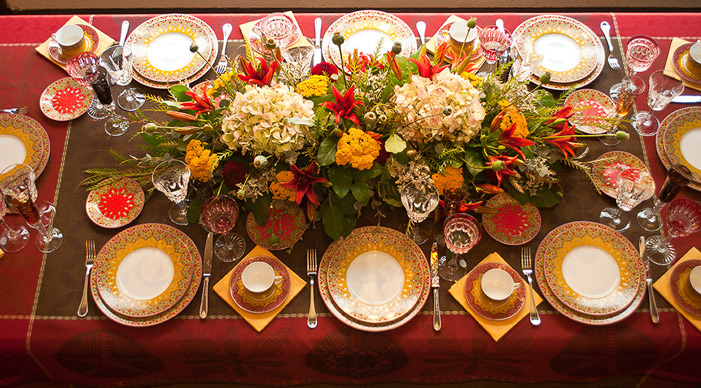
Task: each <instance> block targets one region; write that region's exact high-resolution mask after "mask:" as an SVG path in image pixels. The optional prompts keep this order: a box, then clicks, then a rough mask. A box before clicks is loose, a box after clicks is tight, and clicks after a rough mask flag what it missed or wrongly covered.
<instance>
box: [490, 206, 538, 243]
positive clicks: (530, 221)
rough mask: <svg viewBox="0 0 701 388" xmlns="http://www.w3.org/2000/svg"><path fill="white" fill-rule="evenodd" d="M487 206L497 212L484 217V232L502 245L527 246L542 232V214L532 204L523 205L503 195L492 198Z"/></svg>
mask: <svg viewBox="0 0 701 388" xmlns="http://www.w3.org/2000/svg"><path fill="white" fill-rule="evenodd" d="M486 206H488V207H490V208H491V209H494V210H496V212H495V213H484V214H483V215H482V224H483V225H484V230H486V231H487V233H489V235H490V236H492V238H493V239H495V240H497V241H499V242H500V243H502V244H506V245H521V244H525V243H527V242H529V241H531V240H533V238H534V237H535V236H536V235H537V234H538V231H540V212H539V211H538V208H537V207H535V206H533V205H532V204H530V203H527V204H521V203H519V202H518V201H517V200H515V199H514V198H513V197H511V196H510V195H509V194H506V193H501V194H498V195H495V196H493V197H492V198H490V199H489V201H487V204H486Z"/></svg>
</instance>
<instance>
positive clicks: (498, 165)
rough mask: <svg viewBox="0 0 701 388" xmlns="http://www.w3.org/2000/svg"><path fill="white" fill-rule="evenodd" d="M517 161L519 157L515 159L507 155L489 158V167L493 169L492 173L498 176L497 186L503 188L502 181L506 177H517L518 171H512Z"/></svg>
mask: <svg viewBox="0 0 701 388" xmlns="http://www.w3.org/2000/svg"><path fill="white" fill-rule="evenodd" d="M516 160H518V156H514V157H513V158H512V157H508V156H506V155H499V156H489V160H488V161H487V166H489V167H491V171H492V172H493V173H494V175H496V178H497V186H501V181H502V179H504V177H505V176H510V175H516V171H514V170H512V169H511V166H512V165H513V164H514V163H515V162H516Z"/></svg>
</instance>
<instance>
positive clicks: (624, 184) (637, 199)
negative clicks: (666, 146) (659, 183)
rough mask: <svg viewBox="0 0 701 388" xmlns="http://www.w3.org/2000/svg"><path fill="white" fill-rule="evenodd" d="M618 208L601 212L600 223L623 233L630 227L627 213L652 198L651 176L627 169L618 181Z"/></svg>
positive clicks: (620, 174)
mask: <svg viewBox="0 0 701 388" xmlns="http://www.w3.org/2000/svg"><path fill="white" fill-rule="evenodd" d="M616 185H617V187H616V206H617V207H607V208H604V209H603V210H602V211H601V214H600V215H599V221H600V222H601V223H602V224H604V225H606V226H609V227H611V228H612V229H614V230H616V231H618V232H623V231H625V230H627V229H628V228H629V227H630V219H629V218H628V215H627V212H629V211H630V210H631V209H633V208H634V207H636V206H638V204H640V203H641V202H642V201H644V200H646V199H648V198H650V197H651V196H652V193H653V190H654V187H653V186H652V185H650V174H648V173H647V172H645V171H641V170H638V169H637V168H627V169H625V170H623V171H621V172H620V173H619V174H618V178H617V179H616Z"/></svg>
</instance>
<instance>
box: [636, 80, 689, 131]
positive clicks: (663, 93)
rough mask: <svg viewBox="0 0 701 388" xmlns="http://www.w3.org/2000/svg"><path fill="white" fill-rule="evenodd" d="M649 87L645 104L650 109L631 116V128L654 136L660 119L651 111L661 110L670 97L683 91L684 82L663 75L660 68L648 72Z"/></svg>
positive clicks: (667, 103)
mask: <svg viewBox="0 0 701 388" xmlns="http://www.w3.org/2000/svg"><path fill="white" fill-rule="evenodd" d="M648 81H649V83H650V87H649V88H648V92H647V106H648V107H649V108H650V110H643V111H639V112H638V113H636V114H635V115H633V117H632V118H631V121H630V122H631V124H633V128H635V130H636V131H637V132H638V133H639V134H640V135H641V136H655V135H656V134H657V130H658V129H659V126H660V121H659V120H658V119H657V117H655V115H654V114H653V113H652V111H661V110H662V109H664V108H665V107H667V105H669V103H670V102H672V99H673V98H674V97H676V96H678V95H680V94H681V93H682V92H683V91H684V83H682V82H681V81H678V80H675V79H674V78H670V77H667V76H666V75H664V72H663V71H662V70H657V71H655V72H653V73H652V74H650V78H649V79H648Z"/></svg>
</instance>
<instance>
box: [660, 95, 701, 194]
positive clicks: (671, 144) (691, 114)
mask: <svg viewBox="0 0 701 388" xmlns="http://www.w3.org/2000/svg"><path fill="white" fill-rule="evenodd" d="M656 146H657V155H659V157H660V160H661V161H662V164H664V166H665V168H669V167H670V166H672V165H673V164H683V165H685V166H686V167H688V168H689V170H690V171H691V174H692V178H691V180H692V181H691V183H690V184H689V187H691V188H692V189H694V190H698V191H701V153H699V151H698V150H699V149H700V148H701V108H699V107H689V108H684V109H679V110H676V111H674V112H672V113H671V114H670V115H669V116H667V117H665V119H664V120H663V121H662V124H660V129H659V130H658V132H657V140H656Z"/></svg>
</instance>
